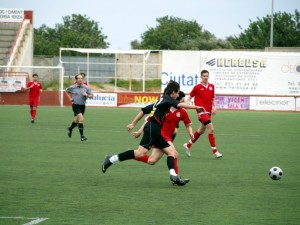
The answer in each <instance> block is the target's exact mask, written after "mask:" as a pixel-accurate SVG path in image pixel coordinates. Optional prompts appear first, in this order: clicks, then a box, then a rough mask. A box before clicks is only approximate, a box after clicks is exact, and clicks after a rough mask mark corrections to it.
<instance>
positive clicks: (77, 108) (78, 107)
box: [72, 104, 85, 116]
mask: <svg viewBox="0 0 300 225" xmlns="http://www.w3.org/2000/svg"><path fill="white" fill-rule="evenodd" d="M72 109H73V112H74V116H77V115H78V114H79V113H81V114H82V115H83V114H84V112H85V105H76V104H72Z"/></svg>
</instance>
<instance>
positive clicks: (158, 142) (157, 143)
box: [140, 121, 170, 150]
mask: <svg viewBox="0 0 300 225" xmlns="http://www.w3.org/2000/svg"><path fill="white" fill-rule="evenodd" d="M140 145H141V146H143V147H144V148H147V149H148V150H149V149H150V148H152V147H153V146H154V147H155V148H161V149H163V148H167V147H169V146H170V145H169V143H168V142H167V141H166V140H165V139H164V138H163V136H161V125H160V124H158V123H157V122H154V121H149V122H148V123H146V125H145V127H144V135H143V137H142V140H141V142H140Z"/></svg>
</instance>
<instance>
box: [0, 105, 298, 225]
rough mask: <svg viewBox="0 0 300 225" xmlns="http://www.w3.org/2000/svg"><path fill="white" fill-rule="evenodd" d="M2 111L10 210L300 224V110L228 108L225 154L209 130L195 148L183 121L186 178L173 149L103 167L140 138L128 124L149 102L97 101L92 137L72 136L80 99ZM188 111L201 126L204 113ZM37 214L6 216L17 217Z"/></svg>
mask: <svg viewBox="0 0 300 225" xmlns="http://www.w3.org/2000/svg"><path fill="white" fill-rule="evenodd" d="M0 112H1V129H0V141H1V147H0V149H1V150H0V180H1V182H0V217H26V218H32V217H40V218H48V220H45V221H43V222H42V223H41V224H43V225H47V224H106V225H110V224H113V225H115V224H122V225H126V224H130V225H133V224H180V225H182V224H205V225H207V224H218V225H223V224H224V225H225V224H226V225H228V224H230V225H234V224H237V225H241V224H249V225H250V224H251V225H253V224H259V225H263V224H269V225H274V224H276V225H277V224H282V225H287V224H299V221H300V214H299V211H300V194H299V187H300V180H299V174H300V168H299V164H298V163H299V158H300V151H299V146H300V138H299V133H300V114H299V113H287V112H249V111H247V112H238V111H219V112H218V114H217V115H216V116H214V117H213V122H214V126H215V130H216V131H215V134H216V141H217V146H218V149H219V151H220V152H221V153H222V154H223V158H222V159H219V160H218V159H214V158H213V155H212V153H211V150H210V146H209V143H208V139H207V134H205V135H204V136H202V137H201V138H200V139H199V140H198V142H197V143H196V144H194V146H193V147H192V150H191V153H192V157H191V158H188V157H186V156H185V151H184V150H183V148H182V144H183V143H184V142H185V141H186V140H187V139H188V136H187V133H186V131H185V128H184V125H183V124H182V123H181V124H180V127H181V129H179V133H178V135H177V137H176V140H175V146H176V147H177V150H178V151H179V153H180V156H179V172H180V175H181V176H182V177H184V178H190V179H191V182H190V183H189V184H187V185H186V186H184V187H178V186H172V185H171V182H170V181H169V173H168V170H167V166H166V157H165V156H164V157H163V159H162V160H161V161H160V162H158V163H157V164H156V165H155V166H150V165H146V164H143V163H140V162H137V161H134V160H130V161H126V162H121V163H119V164H116V165H113V166H112V167H110V168H109V169H108V171H107V172H106V173H105V174H103V173H102V172H101V170H100V166H101V164H102V162H103V159H104V157H105V155H107V154H110V153H120V152H122V151H124V150H126V149H127V148H131V147H133V148H136V147H137V146H138V142H139V141H138V140H135V139H133V137H132V136H131V135H130V134H128V132H127V129H126V125H127V124H128V123H130V122H131V121H132V119H133V118H134V117H135V115H136V114H137V113H138V112H139V109H122V108H87V110H86V115H85V135H86V137H87V138H88V140H87V141H86V142H81V141H80V139H79V132H78V129H77V128H75V130H74V131H73V137H72V138H71V139H69V138H68V137H67V133H66V128H67V126H69V125H70V123H71V121H72V116H73V115H72V110H71V108H70V107H64V108H59V107H39V108H38V116H37V120H36V123H35V124H31V123H30V117H29V107H28V106H0ZM188 113H189V115H190V117H191V119H192V120H193V128H194V130H195V129H196V128H197V126H198V122H197V120H196V117H195V112H194V111H193V110H188ZM141 122H142V121H140V123H139V124H138V126H139V125H140V124H141ZM136 128H137V127H136ZM272 166H279V167H281V168H282V169H283V177H282V179H281V180H279V181H273V180H271V179H270V178H269V176H268V170H269V169H270V168H271V167H272ZM29 221H30V220H26V219H7V218H6V219H5V218H0V224H8V225H9V224H24V223H26V222H29Z"/></svg>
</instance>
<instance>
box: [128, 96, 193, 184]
mask: <svg viewBox="0 0 300 225" xmlns="http://www.w3.org/2000/svg"><path fill="white" fill-rule="evenodd" d="M184 98H185V94H184V93H183V92H182V91H179V97H178V98H177V99H176V100H178V101H180V102H184ZM149 117H150V116H149ZM149 117H147V119H148V118H149ZM180 121H183V123H184V124H185V127H186V130H187V132H188V134H189V136H190V137H191V139H194V134H193V129H192V126H191V125H192V122H191V120H190V118H189V115H188V113H187V112H186V110H185V109H183V108H179V109H176V108H174V107H171V108H170V111H169V113H168V114H167V115H166V117H165V120H164V122H163V126H162V129H161V135H162V136H163V137H164V138H165V140H166V141H167V142H168V143H169V144H170V145H172V146H174V145H173V141H174V139H175V136H176V134H177V127H178V124H179V122H180ZM146 122H147V121H146ZM144 126H145V123H144V124H143V125H142V126H141V128H140V129H139V130H138V131H136V132H132V135H133V136H134V137H135V138H138V137H139V136H140V135H141V134H142V132H143V128H144ZM153 147H154V146H153ZM174 148H175V147H174ZM163 155H164V152H163V151H162V150H161V149H158V148H155V147H154V148H153V149H152V154H151V155H150V156H149V155H148V154H146V155H144V156H143V157H142V158H135V160H137V161H141V162H144V163H147V164H150V165H154V164H155V163H156V162H158V161H159V160H160V159H161V158H162V156H163ZM174 167H175V168H174V169H175V172H176V173H177V174H178V173H179V169H178V153H177V151H176V157H175V158H174ZM185 181H187V179H186V180H185Z"/></svg>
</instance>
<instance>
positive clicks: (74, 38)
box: [34, 14, 109, 56]
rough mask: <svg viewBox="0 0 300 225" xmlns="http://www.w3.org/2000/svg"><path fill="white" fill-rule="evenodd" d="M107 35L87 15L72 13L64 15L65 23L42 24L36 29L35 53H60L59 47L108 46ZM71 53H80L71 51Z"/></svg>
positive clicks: (51, 54)
mask: <svg viewBox="0 0 300 225" xmlns="http://www.w3.org/2000/svg"><path fill="white" fill-rule="evenodd" d="M106 39H107V36H105V35H104V34H103V33H102V28H99V26H98V23H97V22H95V21H93V20H90V18H88V17H86V15H84V16H82V15H77V14H72V16H66V17H63V24H56V25H55V28H49V27H47V26H46V25H44V24H43V25H42V26H41V27H40V28H38V29H34V55H50V56H53V55H58V54H59V48H61V47H63V48H107V47H108V46H109V43H108V42H106ZM69 55H78V53H76V52H69Z"/></svg>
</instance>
